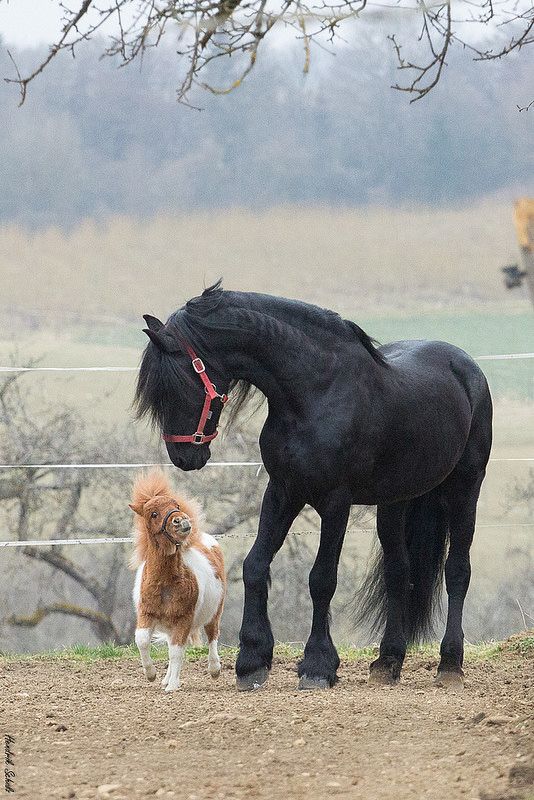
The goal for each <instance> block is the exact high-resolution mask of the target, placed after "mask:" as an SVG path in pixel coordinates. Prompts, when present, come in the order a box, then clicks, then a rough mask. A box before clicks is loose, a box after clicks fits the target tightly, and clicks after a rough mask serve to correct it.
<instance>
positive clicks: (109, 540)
mask: <svg viewBox="0 0 534 800" xmlns="http://www.w3.org/2000/svg"><path fill="white" fill-rule="evenodd" d="M532 358H534V353H503V354H491V355H480V356H475V360H476V361H504V360H516V359H517V360H519V359H532ZM138 369H139V368H138V367H121V366H118V367H113V366H112V367H17V366H11V367H1V366H0V373H2V372H4V373H19V372H137V371H138ZM490 462H493V463H497V462H500V463H503V462H525V463H533V462H534V457H524V458H523V457H521V458H490ZM206 466H209V467H256V468H257V472H256V475H257V476H258V475H259V473H260V471H261V468H262V467H263V463H262V462H261V461H208V463H207V464H206ZM149 467H162V468H173V467H174V465H173V464H170V463H167V462H165V463H157V462H147V463H141V462H140V463H119V462H118V463H95V464H46V463H44V464H25V463H21V464H0V470H12V469H47V470H48V469H66V470H68V469H143V468H149ZM476 527H477V528H505V527H520V528H523V527H526V528H533V527H534V523H531V522H519V523H518V522H510V523H480V524H477V526H476ZM352 530H357V531H359V532H361V533H372V532H374V528H356V529H352ZM291 533H292V534H293V535H296V536H299V535H300V536H302V535H305V534H316V535H317V534H318V531H314V530H307V531H291ZM254 535H255V532H247V533H244V534H232V533H230V532H227V533H223V534H219V535H218V537H217V538H223V537H224V538H241V539H244V538H247V537H248V536H254ZM134 541H135V538H134V537H133V536H122V537H116V536H98V537H94V538H70V539H33V540H18V539H17V540H12V541H0V548H4V547H63V546H65V545H69V546H70V545H94V544H99V545H100V544H126V543H132V542H134Z"/></svg>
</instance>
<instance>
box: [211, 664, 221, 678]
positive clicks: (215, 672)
mask: <svg viewBox="0 0 534 800" xmlns="http://www.w3.org/2000/svg"><path fill="white" fill-rule="evenodd" d="M209 673H210V675H211V677H212V678H213V680H214V681H216V680H217V678H218V677H219V676H220V674H221V668H220V667H216V668H215V669H210V670H209Z"/></svg>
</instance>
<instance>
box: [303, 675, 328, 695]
mask: <svg viewBox="0 0 534 800" xmlns="http://www.w3.org/2000/svg"><path fill="white" fill-rule="evenodd" d="M299 689H300V690H301V691H308V690H314V689H330V683H329V682H328V680H327V679H326V678H308V676H307V675H302V676H301V678H300V680H299Z"/></svg>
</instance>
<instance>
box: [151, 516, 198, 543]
mask: <svg viewBox="0 0 534 800" xmlns="http://www.w3.org/2000/svg"><path fill="white" fill-rule="evenodd" d="M179 513H180V509H179V508H171V510H170V511H167V513H166V514H165V517H164V519H163V522H162V523H161V528H160V529H159V533H162V534H163V535H164V536H165V537H166V538H167V539H168V540H169V542H172V544H174V545H176V547H180V546H181V544H182V543H181V542H177V541H176V539H173V537H172V536H171V534H170V533H169V531H168V530H167V522H168V521H169V519H170V517H172V515H173V514H179ZM185 520H187V522H188V523H189V528H188V529H187V530H184V528H183V527H182V526H181V527H182V531H181V532H182V533H185V534H188V533H189V532H190V531H191V527H192V526H191V521H190V519H189V517H188V516H186V517H182V519H181V520H180V523H182V522H185Z"/></svg>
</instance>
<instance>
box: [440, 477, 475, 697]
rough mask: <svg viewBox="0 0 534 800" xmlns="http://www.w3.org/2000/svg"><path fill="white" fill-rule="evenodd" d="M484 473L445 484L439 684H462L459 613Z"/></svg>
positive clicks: (460, 622) (465, 592)
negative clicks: (445, 541) (444, 591)
mask: <svg viewBox="0 0 534 800" xmlns="http://www.w3.org/2000/svg"><path fill="white" fill-rule="evenodd" d="M483 478H484V474H482V475H479V476H477V478H476V479H475V480H474V481H473V480H471V482H470V481H469V479H466V477H465V476H461V475H460V474H458V475H456V474H454V473H453V475H452V476H451V477H450V478H449V479H448V480H447V483H446V485H445V489H446V497H447V501H448V506H449V533H450V544H449V554H448V556H447V561H446V563H445V586H446V588H447V595H448V600H449V603H448V612H447V627H446V630H445V636H444V637H443V641H442V642H441V648H440V653H441V660H440V663H439V666H438V674H437V677H436V683H437V684H438V685H440V686H458V687H461V686H463V677H464V673H463V669H462V666H463V660H464V632H463V630H462V614H463V607H464V600H465V596H466V594H467V589H468V587H469V581H470V578H471V563H470V559H469V550H470V548H471V542H472V541H473V534H474V532H475V518H476V507H477V502H478V496H479V494H480V486H481V484H482V480H483Z"/></svg>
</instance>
